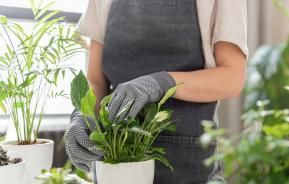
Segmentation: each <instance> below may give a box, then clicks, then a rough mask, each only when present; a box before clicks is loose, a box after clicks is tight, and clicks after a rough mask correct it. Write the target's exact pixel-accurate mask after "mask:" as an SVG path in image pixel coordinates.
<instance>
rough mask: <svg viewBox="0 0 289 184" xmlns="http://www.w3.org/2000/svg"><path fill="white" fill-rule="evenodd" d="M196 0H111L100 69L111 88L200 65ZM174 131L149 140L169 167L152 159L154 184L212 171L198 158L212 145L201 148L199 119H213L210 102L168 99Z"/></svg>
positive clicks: (183, 181) (196, 179) (191, 179)
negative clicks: (153, 141)
mask: <svg viewBox="0 0 289 184" xmlns="http://www.w3.org/2000/svg"><path fill="white" fill-rule="evenodd" d="M204 61H205V60H204V56H203V50H202V40H201V33H200V28H199V23H198V15H197V6H196V0H113V2H112V5H111V9H110V12H109V16H108V20H107V27H106V33H105V39H104V45H103V72H104V74H105V75H106V77H107V78H108V80H109V81H110V84H111V86H112V90H113V89H115V88H116V87H117V85H118V84H120V83H122V82H126V81H129V80H132V79H134V78H137V77H140V76H143V75H147V74H151V73H154V72H158V71H183V72H186V71H193V70H201V69H204ZM164 107H165V108H169V109H172V110H173V114H172V119H173V120H175V124H176V127H177V131H176V132H173V133H171V132H163V133H162V134H160V135H159V136H158V138H157V140H156V142H155V143H154V146H161V147H164V148H165V149H166V153H167V158H168V159H169V160H170V162H171V164H172V166H173V167H174V173H172V172H171V171H170V170H169V169H168V168H166V167H165V166H164V165H162V164H161V163H160V162H158V161H156V166H155V167H156V168H155V180H154V184H200V183H206V182H207V181H208V177H209V175H210V173H211V172H212V168H207V167H206V166H205V165H204V164H203V160H204V159H206V158H208V157H209V156H210V155H212V154H214V151H215V146H213V145H212V146H211V147H209V149H206V150H204V149H202V148H201V146H200V145H199V143H198V137H199V136H200V135H201V134H202V132H203V131H202V126H201V122H202V120H213V116H214V113H215V107H216V102H212V103H194V102H185V101H181V100H177V99H169V100H168V101H167V102H166V103H165V104H164Z"/></svg>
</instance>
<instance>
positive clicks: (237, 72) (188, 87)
mask: <svg viewBox="0 0 289 184" xmlns="http://www.w3.org/2000/svg"><path fill="white" fill-rule="evenodd" d="M214 54H215V59H216V64H217V67H216V68H210V69H205V70H198V71H192V72H168V73H169V74H170V75H171V76H172V77H173V78H174V79H175V81H176V83H184V84H182V85H180V86H179V87H178V88H177V91H176V93H175V94H174V98H176V99H180V100H184V101H192V102H211V101H216V100H219V99H224V98H230V97H236V96H239V95H240V93H241V91H242V88H243V85H244V81H245V73H246V57H245V55H244V54H243V52H242V51H241V49H239V47H238V46H236V45H234V44H231V43H229V42H218V43H216V44H215V46H214Z"/></svg>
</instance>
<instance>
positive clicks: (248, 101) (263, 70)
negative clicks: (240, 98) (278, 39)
mask: <svg viewBox="0 0 289 184" xmlns="http://www.w3.org/2000/svg"><path fill="white" fill-rule="evenodd" d="M288 84H289V42H288V43H286V44H277V45H266V46H262V47H261V48H260V49H258V50H257V52H256V53H255V55H254V56H253V57H252V59H251V61H250V64H249V67H248V80H247V82H246V85H245V90H244V95H245V104H244V107H245V111H249V110H250V109H252V108H255V104H256V103H257V101H259V100H269V101H270V104H269V107H270V108H271V109H283V108H287V107H289V100H284V99H289V93H288V92H287V91H286V90H285V88H284V86H286V85H288Z"/></svg>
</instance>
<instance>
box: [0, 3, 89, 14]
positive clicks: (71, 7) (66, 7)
mask: <svg viewBox="0 0 289 184" xmlns="http://www.w3.org/2000/svg"><path fill="white" fill-rule="evenodd" d="M87 3H88V0H72V1H71V0H55V5H54V7H53V9H59V10H62V11H65V12H74V13H82V12H83V11H84V10H85V9H86V6H87ZM0 6H10V7H18V8H29V4H28V1H23V0H1V2H0ZM15 13H16V12H15ZM0 14H1V13H0Z"/></svg>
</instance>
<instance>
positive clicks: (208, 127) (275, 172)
mask: <svg viewBox="0 0 289 184" xmlns="http://www.w3.org/2000/svg"><path fill="white" fill-rule="evenodd" d="M267 105H268V102H261V101H260V102H258V105H257V106H258V110H256V111H254V110H251V111H250V112H249V113H247V114H245V115H244V120H245V122H246V125H247V128H246V129H245V130H244V131H243V133H242V134H241V136H239V137H233V138H231V139H228V138H226V137H224V136H223V135H224V132H225V131H224V130H223V129H214V128H213V124H212V123H210V122H204V123H203V125H204V128H205V133H204V134H203V135H202V136H201V143H202V145H203V146H204V147H206V146H208V144H209V143H210V142H211V140H213V139H215V138H216V137H218V153H217V154H215V155H213V156H212V157H210V158H208V159H206V160H205V164H206V165H211V164H213V163H214V161H222V162H223V163H224V174H225V176H226V178H227V179H229V178H230V177H231V176H237V181H236V182H235V183H236V184H243V183H246V184H275V183H282V184H289V157H288V155H289V111H288V110H266V109H265V107H266V106H267ZM266 119H267V120H266ZM265 120H266V121H265ZM265 122H266V123H265Z"/></svg>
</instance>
